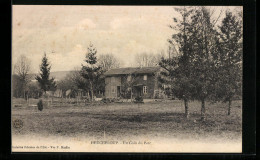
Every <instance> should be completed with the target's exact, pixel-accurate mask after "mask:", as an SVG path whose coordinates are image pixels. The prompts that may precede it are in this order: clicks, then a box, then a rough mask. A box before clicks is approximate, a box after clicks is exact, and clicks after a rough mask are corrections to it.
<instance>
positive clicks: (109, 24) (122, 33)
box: [12, 5, 233, 73]
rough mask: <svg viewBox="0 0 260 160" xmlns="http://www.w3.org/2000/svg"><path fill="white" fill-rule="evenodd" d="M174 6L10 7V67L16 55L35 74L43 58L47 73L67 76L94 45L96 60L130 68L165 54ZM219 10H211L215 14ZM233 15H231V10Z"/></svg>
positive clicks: (78, 65)
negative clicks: (107, 57) (140, 58)
mask: <svg viewBox="0 0 260 160" xmlns="http://www.w3.org/2000/svg"><path fill="white" fill-rule="evenodd" d="M173 8H174V7H173V6H48V5H45V6H40V5H39V6H33V5H30V6H23V5H19V6H18V5H14V6H13V18H12V63H13V65H14V64H15V63H16V61H17V59H18V57H19V56H20V55H22V54H23V55H25V56H26V57H27V58H29V59H30V61H31V72H33V73H37V72H38V70H39V65H40V63H41V59H42V57H43V54H44V53H46V55H47V57H48V58H49V60H50V62H51V65H52V69H51V71H69V70H73V69H74V68H75V67H80V66H81V64H84V61H83V60H84V58H85V55H86V53H87V47H88V46H89V44H90V43H92V44H93V45H94V46H95V47H96V49H97V55H100V54H108V53H110V54H113V55H114V56H116V57H117V58H118V59H119V60H120V61H121V62H122V64H123V66H122V67H129V66H131V65H132V64H133V63H134V56H135V54H138V53H143V52H146V53H159V52H161V51H162V50H164V51H165V50H166V49H167V48H168V42H167V39H169V38H170V37H171V35H172V34H173V30H172V29H170V28H169V25H171V24H172V18H173V17H175V16H178V14H177V13H176V12H175V11H174V9H173ZM222 8H223V7H214V9H215V10H216V14H218V13H219V10H220V9H222ZM231 9H233V8H232V7H231Z"/></svg>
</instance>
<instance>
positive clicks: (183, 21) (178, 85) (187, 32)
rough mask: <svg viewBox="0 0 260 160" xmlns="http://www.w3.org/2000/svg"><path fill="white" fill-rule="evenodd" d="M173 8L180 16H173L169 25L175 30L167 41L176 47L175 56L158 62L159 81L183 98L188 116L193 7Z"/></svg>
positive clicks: (190, 95) (190, 92) (190, 87)
mask: <svg viewBox="0 0 260 160" xmlns="http://www.w3.org/2000/svg"><path fill="white" fill-rule="evenodd" d="M175 10H176V11H177V12H178V13H179V14H180V15H181V16H180V18H174V22H175V23H174V25H171V26H170V28H172V29H173V30H174V31H175V34H173V35H172V39H169V40H168V41H169V43H170V45H171V46H172V48H175V45H176V46H177V48H178V50H179V51H178V56H177V57H172V58H171V57H169V58H168V59H165V58H162V59H161V62H160V63H159V64H160V66H161V67H162V68H163V70H162V71H161V73H160V77H159V79H158V80H159V82H160V83H161V84H164V85H170V89H171V90H172V92H173V93H174V95H175V96H176V97H177V98H179V99H182V100H184V104H185V114H186V117H188V116H189V112H188V101H189V100H191V99H192V97H193V94H194V87H193V80H192V78H191V74H192V72H193V70H192V68H191V65H190V63H191V61H192V59H191V58H192V57H191V50H192V46H193V44H192V43H191V40H190V37H191V34H192V33H191V29H192V27H193V26H191V23H190V22H191V14H192V13H193V12H194V11H193V9H190V8H187V7H181V8H175Z"/></svg>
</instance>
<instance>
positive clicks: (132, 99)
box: [131, 88, 133, 102]
mask: <svg viewBox="0 0 260 160" xmlns="http://www.w3.org/2000/svg"><path fill="white" fill-rule="evenodd" d="M131 102H133V90H132V88H131Z"/></svg>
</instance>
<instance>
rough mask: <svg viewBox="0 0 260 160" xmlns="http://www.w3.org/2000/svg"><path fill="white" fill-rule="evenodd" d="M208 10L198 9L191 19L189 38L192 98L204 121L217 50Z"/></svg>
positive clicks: (212, 85)
mask: <svg viewBox="0 0 260 160" xmlns="http://www.w3.org/2000/svg"><path fill="white" fill-rule="evenodd" d="M211 15H212V14H210V10H209V9H207V8H206V7H199V8H198V9H196V11H195V13H194V14H193V15H192V17H191V26H192V28H191V36H190V38H189V41H190V44H193V45H192V48H191V50H190V53H191V55H190V56H191V60H192V61H191V63H190V64H189V65H190V67H191V68H192V74H191V77H190V78H191V79H193V85H194V86H195V88H194V93H196V94H194V95H193V97H194V98H195V99H196V100H199V101H200V102H201V119H202V121H204V120H205V119H206V106H205V101H206V100H207V99H210V97H211V95H212V94H214V92H215V90H216V88H215V87H216V85H215V83H216V82H217V80H218V79H217V78H216V77H217V74H218V73H217V68H216V67H215V61H214V55H215V54H217V53H218V50H217V41H218V38H217V36H216V35H217V34H216V30H215V29H214V24H215V22H214V23H213V21H212V18H211Z"/></svg>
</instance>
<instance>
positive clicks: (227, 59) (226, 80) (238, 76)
mask: <svg viewBox="0 0 260 160" xmlns="http://www.w3.org/2000/svg"><path fill="white" fill-rule="evenodd" d="M218 35H219V44H218V46H219V48H218V54H217V55H216V57H215V59H216V62H217V63H216V64H217V66H216V67H217V69H218V81H217V83H216V86H217V87H216V88H217V89H216V95H215V97H216V100H222V101H223V102H229V108H228V115H229V114H230V105H231V101H232V99H233V97H234V96H237V95H241V94H242V72H241V71H242V54H243V53H242V52H243V49H242V26H241V23H240V21H239V19H238V18H237V17H236V16H235V15H233V14H232V13H231V12H229V11H227V12H226V16H225V18H224V19H223V20H222V23H221V25H220V26H219V32H218Z"/></svg>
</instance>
